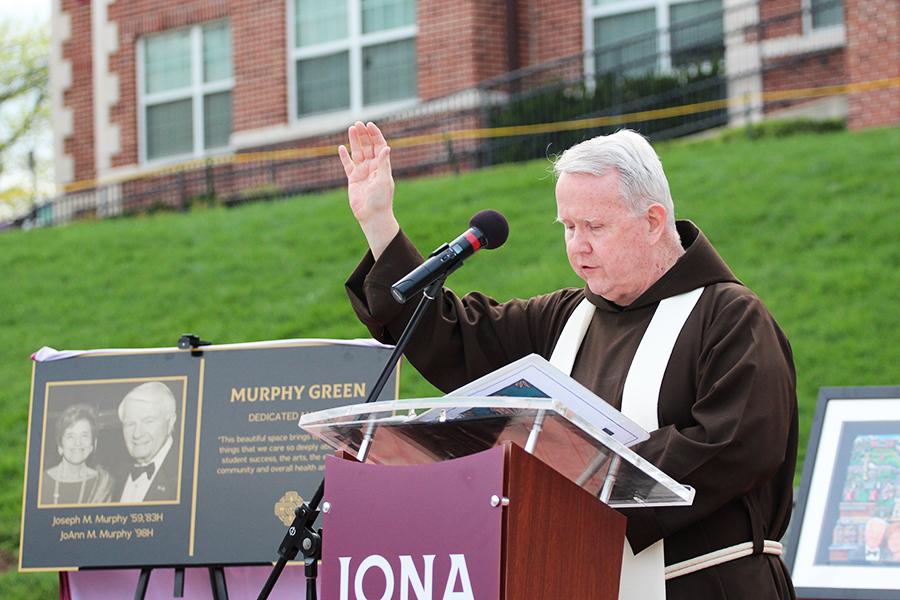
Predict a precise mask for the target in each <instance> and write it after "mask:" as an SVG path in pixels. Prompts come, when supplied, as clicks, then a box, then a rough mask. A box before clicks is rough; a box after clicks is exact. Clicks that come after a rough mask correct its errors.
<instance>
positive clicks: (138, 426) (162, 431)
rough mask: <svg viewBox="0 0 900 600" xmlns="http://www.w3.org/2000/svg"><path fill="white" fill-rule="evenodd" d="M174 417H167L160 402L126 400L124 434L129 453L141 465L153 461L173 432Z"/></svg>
mask: <svg viewBox="0 0 900 600" xmlns="http://www.w3.org/2000/svg"><path fill="white" fill-rule="evenodd" d="M174 421H175V419H174V417H171V416H169V417H167V416H166V415H165V414H164V413H163V410H162V407H161V406H160V403H158V402H143V401H140V400H131V399H129V400H126V401H125V405H124V407H123V410H122V433H123V435H124V436H125V445H126V446H127V447H128V453H129V454H131V456H132V457H133V458H134V459H135V460H136V461H138V462H139V463H142V464H143V463H148V462H150V461H151V460H153V457H154V456H156V453H157V452H159V449H160V448H162V445H163V444H164V443H165V442H166V438H167V437H168V436H169V432H171V430H172V424H173V423H174Z"/></svg>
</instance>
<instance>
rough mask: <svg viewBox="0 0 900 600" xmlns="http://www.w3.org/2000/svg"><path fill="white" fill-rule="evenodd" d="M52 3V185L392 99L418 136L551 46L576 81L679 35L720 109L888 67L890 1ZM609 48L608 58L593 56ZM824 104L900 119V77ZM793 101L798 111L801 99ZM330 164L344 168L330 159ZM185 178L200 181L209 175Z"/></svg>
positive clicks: (228, 150) (678, 43) (471, 114)
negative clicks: (721, 86)
mask: <svg viewBox="0 0 900 600" xmlns="http://www.w3.org/2000/svg"><path fill="white" fill-rule="evenodd" d="M52 4H53V8H52V33H53V51H52V59H51V97H52V103H53V121H54V124H53V129H54V142H55V165H56V169H55V172H56V179H57V183H58V184H59V185H60V187H61V189H65V188H66V187H67V186H68V187H69V188H70V189H71V188H72V187H73V186H72V184H73V183H76V182H90V183H89V184H87V185H85V186H83V187H86V188H91V189H97V186H96V185H95V183H93V182H100V184H102V183H103V182H110V181H118V182H122V181H128V182H131V183H130V185H131V187H132V188H135V187H136V186H137V187H140V186H144V187H145V188H146V187H147V186H151V187H152V186H153V185H157V184H158V180H159V179H160V178H159V177H156V180H157V183H148V182H146V181H144V182H143V183H141V182H140V178H141V177H142V176H143V175H145V174H148V173H151V172H152V173H158V172H159V169H160V168H165V167H166V166H168V165H176V164H183V163H184V162H185V161H191V160H195V161H196V160H201V161H202V160H206V159H208V158H209V157H220V156H230V155H234V154H240V153H250V152H254V151H258V150H261V149H278V148H292V147H302V146H304V145H317V146H318V145H321V144H334V143H336V142H338V141H340V140H341V138H342V137H343V131H344V130H345V128H346V127H347V125H348V124H350V123H351V122H353V121H354V120H357V119H362V120H368V119H384V118H386V117H387V116H388V115H397V114H401V113H402V114H405V115H408V118H407V120H406V125H407V126H408V127H407V128H408V130H409V131H411V132H412V133H415V134H419V135H423V134H428V133H438V132H440V131H445V130H446V129H448V128H466V127H469V128H472V127H480V126H484V122H483V120H481V118H480V115H482V114H483V111H482V110H481V109H480V108H479V107H482V106H483V104H484V102H485V101H486V99H485V98H486V97H485V94H486V92H485V88H483V87H479V84H480V83H481V82H484V81H485V80H489V79H491V78H495V79H496V78H498V77H502V76H504V74H507V73H509V72H512V71H519V72H525V73H527V72H529V69H539V68H540V67H539V65H546V64H548V63H550V64H554V63H553V61H559V62H558V65H559V66H558V68H556V67H554V69H555V71H552V72H555V73H557V74H560V73H563V72H564V71H565V70H566V69H574V71H576V72H577V74H578V76H579V77H581V78H583V79H584V78H585V77H588V76H591V75H592V74H594V73H595V72H600V71H601V70H604V69H605V70H615V69H619V70H623V71H624V72H628V71H629V69H630V70H632V71H633V70H634V67H629V66H628V65H629V64H631V65H633V64H638V62H635V61H640V60H645V59H646V58H647V57H650V58H649V60H651V61H652V62H653V64H654V65H656V66H655V67H654V68H657V69H661V70H666V69H671V68H673V66H674V65H676V64H680V62H679V61H681V62H683V61H684V60H687V59H688V58H690V57H692V56H694V55H693V54H691V52H690V48H689V47H688V45H687V42H686V41H685V40H687V34H686V33H685V32H688V31H693V33H692V34H691V35H692V36H693V38H694V39H700V38H702V39H704V40H706V47H710V48H712V47H715V48H719V49H721V50H722V51H723V55H722V56H723V58H722V62H723V64H724V65H725V68H726V70H727V72H728V74H729V79H728V89H727V93H728V95H729V96H730V97H734V98H738V97H746V98H753V100H748V101H747V102H748V104H747V105H746V106H744V108H743V109H741V110H738V111H734V112H733V114H731V116H730V120H731V121H732V122H741V121H742V120H743V119H747V118H750V119H753V120H755V119H758V118H760V117H761V116H762V115H764V114H765V113H767V112H772V111H776V110H785V109H792V110H796V109H798V103H797V101H796V100H791V99H786V100H782V101H767V100H764V95H765V92H769V91H778V90H791V89H797V88H803V87H814V86H822V85H827V84H831V83H834V84H845V83H853V82H867V81H872V80H883V79H887V78H892V77H893V78H895V77H898V76H900V33H898V20H900V18H898V11H900V5H898V2H897V1H896V0H451V1H439V0H339V1H337V2H321V1H319V0H205V1H201V0H52ZM701 18H702V20H701ZM682 25H684V26H682ZM698 36H699V37H698ZM635 40H639V43H637V42H635ZM710 41H711V42H712V43H711V44H710V43H709V42H710ZM626 43H627V45H626ZM616 44H622V45H620V46H616ZM607 46H614V47H616V53H615V54H613V53H600V52H599V51H595V50H596V49H599V48H601V47H607ZM567 57H577V58H578V60H577V61H576V62H572V61H569V62H565V61H566V58H567ZM685 57H687V58H685ZM645 62H646V61H645ZM572 65H575V66H574V67H573V66H572ZM501 96H503V94H502V93H501V94H499V95H497V94H495V95H494V96H491V98H492V100H491V101H502V98H501ZM846 96H849V98H848V97H846ZM816 107H817V108H816V109H817V110H825V111H831V112H834V113H835V114H845V115H848V117H849V123H850V126H851V127H866V126H872V125H879V124H896V123H900V93H898V90H897V88H896V87H888V88H886V89H884V88H882V89H875V90H870V91H864V92H858V93H850V94H847V95H845V96H841V97H838V98H836V99H835V98H831V99H828V100H825V101H820V102H819V104H817V105H816ZM799 108H800V109H803V110H808V109H809V102H805V103H802V105H801V106H800V107H799ZM451 115H452V118H451ZM451 121H452V123H451ZM473 143H474V142H473ZM472 147H473V146H472V144H471V143H470V144H469V145H468V146H467V145H466V144H465V143H462V144H458V145H457V146H455V147H452V148H450V149H449V150H448V148H447V147H446V145H443V144H440V143H438V144H434V145H433V147H432V148H431V149H429V148H428V147H420V148H418V150H415V151H414V150H413V149H409V150H408V151H404V152H401V153H399V156H398V160H399V161H400V166H401V167H402V165H403V163H404V162H405V163H406V164H407V165H408V166H410V167H411V166H412V165H413V164H430V162H429V160H430V159H429V153H431V154H432V155H434V156H432V158H434V159H435V160H434V161H433V162H437V161H438V157H437V154H446V153H447V152H448V151H449V152H451V153H453V152H458V153H460V155H463V156H465V155H466V152H467V149H468V150H471V148H472ZM445 158H446V156H444V157H443V158H441V160H443V159H445ZM330 163H332V166H331V167H329V168H337V167H338V165H337V161H336V160H334V159H333V157H332V158H331V159H330ZM195 168H196V167H195ZM235 168H236V167H235V166H234V165H233V164H223V165H221V166H220V165H219V164H218V163H217V164H216V166H215V167H207V180H208V179H209V177H208V175H209V173H211V172H212V171H210V169H214V171H215V173H214V174H221V173H222V172H224V171H227V170H228V169H235ZM317 168H318V167H317ZM279 169H280V168H279ZM311 169H312V167H306V171H304V167H303V165H295V166H294V167H292V168H288V169H280V170H279V171H278V172H276V171H275V169H274V168H270V169H269V171H268V172H259V173H256V174H255V175H254V174H253V173H251V172H249V171H248V172H247V173H246V174H245V181H243V182H241V183H235V184H234V185H235V186H236V189H237V188H240V189H246V188H248V187H254V186H255V187H256V188H263V187H265V186H267V185H277V186H283V185H285V184H286V183H285V182H287V181H288V180H289V179H291V178H292V177H293V178H295V179H296V178H298V177H299V178H303V177H309V176H310V172H311ZM332 175H335V174H334V173H332ZM337 176H339V173H337ZM166 177H169V179H172V178H175V177H176V175H174V174H169V175H167V176H166ZM254 177H257V178H258V179H259V180H258V181H256V182H255V183H254V181H255V180H254V179H253V178H254ZM145 179H146V178H145ZM197 181H198V182H197V184H196V186H195V187H197V188H198V189H201V188H202V186H203V185H204V184H203V181H202V177H201V178H200V179H198V180H197ZM117 185H118V184H117ZM181 185H182V188H184V184H183V183H182V184H181ZM75 187H77V186H75ZM194 192H196V190H194V191H192V192H190V193H194ZM108 193H112V194H113V195H114V196H116V197H119V196H120V195H121V194H122V193H124V192H123V191H122V189H120V188H117V189H116V190H114V191H112V192H108ZM183 193H188V192H183ZM104 201H110V199H109V198H106V200H103V199H95V200H92V202H93V205H94V206H97V207H98V210H99V207H100V205H101V204H102V203H103V202H104Z"/></svg>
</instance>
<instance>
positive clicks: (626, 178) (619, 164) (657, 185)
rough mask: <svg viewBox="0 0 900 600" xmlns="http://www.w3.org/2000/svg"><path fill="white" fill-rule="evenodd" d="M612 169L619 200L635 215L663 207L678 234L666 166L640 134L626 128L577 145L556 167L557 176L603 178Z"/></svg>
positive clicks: (564, 153) (562, 157)
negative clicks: (651, 208) (654, 205)
mask: <svg viewBox="0 0 900 600" xmlns="http://www.w3.org/2000/svg"><path fill="white" fill-rule="evenodd" d="M611 170H614V171H615V172H617V173H618V174H619V197H620V198H621V199H622V202H624V203H625V206H626V207H627V208H628V209H629V210H630V211H631V212H632V213H633V214H635V215H640V214H643V213H644V212H645V211H646V210H647V209H648V208H649V207H650V205H651V204H654V203H658V204H661V205H662V206H663V208H665V209H666V217H667V222H668V226H669V229H670V230H671V231H673V232H675V231H676V230H675V204H674V203H673V202H672V194H671V192H669V181H668V180H667V179H666V174H665V173H664V172H663V168H662V163H661V162H660V160H659V156H657V155H656V151H655V150H653V147H652V146H651V145H650V142H648V141H647V139H646V138H645V137H644V136H642V135H641V134H639V133H637V132H636V131H632V130H631V129H622V130H620V131H617V132H615V133H613V134H610V135H598V136H597V137H594V138H591V139H589V140H585V141H583V142H581V143H579V144H575V145H574V146H572V147H571V148H569V149H568V150H566V151H565V152H563V153H562V155H561V156H560V157H559V158H558V159H557V160H556V162H555V163H554V165H553V171H554V173H555V174H556V176H557V177H559V176H560V175H562V174H563V173H584V174H589V175H597V176H598V177H602V176H604V175H606V174H607V173H609V172H610V171H611ZM676 235H677V232H676Z"/></svg>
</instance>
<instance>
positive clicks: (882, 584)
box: [787, 387, 900, 600]
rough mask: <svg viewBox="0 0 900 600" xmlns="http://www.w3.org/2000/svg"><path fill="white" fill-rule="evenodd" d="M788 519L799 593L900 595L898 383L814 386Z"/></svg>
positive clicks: (871, 596)
mask: <svg viewBox="0 0 900 600" xmlns="http://www.w3.org/2000/svg"><path fill="white" fill-rule="evenodd" d="M794 519H795V520H796V522H797V529H796V533H795V535H793V536H792V539H791V540H790V545H789V547H788V548H787V553H788V565H789V567H790V569H791V576H792V578H793V581H794V586H795V588H796V590H797V597H798V598H843V599H847V600H851V599H852V600H856V599H863V600H868V599H871V600H882V599H885V600H886V599H889V598H898V597H900V387H848V388H823V389H821V390H820V392H819V399H818V403H817V406H816V414H815V417H814V420H813V424H812V428H811V431H810V440H809V447H808V450H807V454H806V460H805V462H804V466H803V476H802V480H801V486H800V493H799V495H798V498H797V504H796V508H795V511H794Z"/></svg>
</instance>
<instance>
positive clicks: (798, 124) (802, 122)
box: [719, 118, 847, 142]
mask: <svg viewBox="0 0 900 600" xmlns="http://www.w3.org/2000/svg"><path fill="white" fill-rule="evenodd" d="M846 129H847V122H846V121H845V120H844V119H807V118H801V119H770V120H768V121H763V122H761V123H755V124H753V125H748V126H746V127H741V128H735V129H728V130H726V131H723V132H722V134H721V135H720V137H719V140H720V141H722V142H733V141H737V140H744V139H750V140H757V139H760V138H781V137H788V136H792V135H797V134H799V133H834V132H837V131H846Z"/></svg>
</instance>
